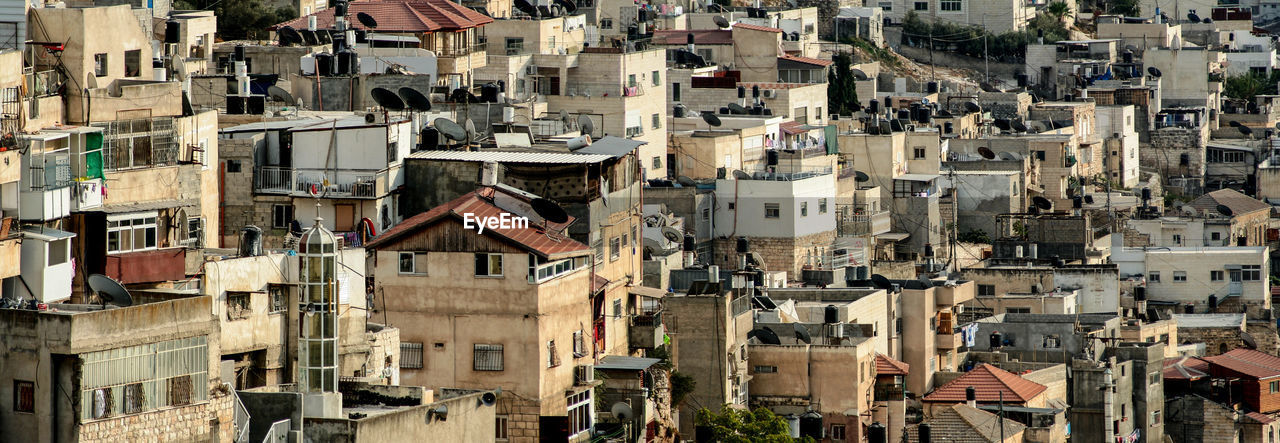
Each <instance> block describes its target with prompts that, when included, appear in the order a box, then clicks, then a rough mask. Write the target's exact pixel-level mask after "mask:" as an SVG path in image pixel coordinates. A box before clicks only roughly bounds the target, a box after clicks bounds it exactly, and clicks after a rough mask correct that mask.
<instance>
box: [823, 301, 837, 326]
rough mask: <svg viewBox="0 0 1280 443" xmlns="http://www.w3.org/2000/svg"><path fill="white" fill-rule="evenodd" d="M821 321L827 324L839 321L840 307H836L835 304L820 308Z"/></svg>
mask: <svg viewBox="0 0 1280 443" xmlns="http://www.w3.org/2000/svg"><path fill="white" fill-rule="evenodd" d="M822 322H823V323H827V324H836V323H840V308H837V307H836V305H827V307H826V308H825V309H823V310H822Z"/></svg>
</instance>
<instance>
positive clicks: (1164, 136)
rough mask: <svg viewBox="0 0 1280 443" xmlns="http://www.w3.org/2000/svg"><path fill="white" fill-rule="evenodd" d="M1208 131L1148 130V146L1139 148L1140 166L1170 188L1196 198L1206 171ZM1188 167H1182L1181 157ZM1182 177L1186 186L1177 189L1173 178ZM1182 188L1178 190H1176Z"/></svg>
mask: <svg viewBox="0 0 1280 443" xmlns="http://www.w3.org/2000/svg"><path fill="white" fill-rule="evenodd" d="M1207 139H1208V129H1207V128H1205V127H1201V128H1196V129H1183V128H1161V129H1157V130H1153V131H1150V143H1147V144H1146V145H1145V146H1142V147H1141V149H1142V153H1143V154H1142V156H1141V158H1140V159H1139V161H1140V164H1141V165H1142V166H1144V167H1147V168H1152V169H1155V170H1156V171H1157V172H1159V173H1160V175H1161V176H1162V177H1163V178H1164V180H1165V183H1169V184H1171V186H1170V188H1172V189H1177V190H1180V191H1181V192H1183V193H1186V194H1188V195H1197V194H1198V193H1199V192H1200V190H1201V186H1202V180H1203V178H1204V172H1205V147H1204V143H1205V142H1206V140H1207ZM1183 155H1186V156H1187V164H1185V165H1184V164H1182V156H1183ZM1178 178H1185V179H1186V183H1185V184H1183V185H1182V186H1181V187H1179V186H1176V185H1175V184H1174V182H1172V181H1171V180H1172V179H1178ZM1179 188H1181V189H1179Z"/></svg>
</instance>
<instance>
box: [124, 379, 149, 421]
mask: <svg viewBox="0 0 1280 443" xmlns="http://www.w3.org/2000/svg"><path fill="white" fill-rule="evenodd" d="M145 401H146V399H145V394H144V393H143V392H142V383H133V384H128V385H124V413H125V414H137V413H139V412H142V411H143V408H144V402H145Z"/></svg>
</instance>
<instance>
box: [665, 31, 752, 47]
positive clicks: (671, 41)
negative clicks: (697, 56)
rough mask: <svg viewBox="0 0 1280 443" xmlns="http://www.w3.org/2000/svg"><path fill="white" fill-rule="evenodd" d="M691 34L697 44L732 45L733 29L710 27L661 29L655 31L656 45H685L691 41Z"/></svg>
mask: <svg viewBox="0 0 1280 443" xmlns="http://www.w3.org/2000/svg"><path fill="white" fill-rule="evenodd" d="M689 34H693V43H694V44H695V45H732V44H733V31H729V30H721V29H708V30H701V31H688V30H683V29H681V30H661V31H653V44H655V45H685V44H688V43H689Z"/></svg>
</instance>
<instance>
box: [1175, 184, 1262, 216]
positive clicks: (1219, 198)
mask: <svg viewBox="0 0 1280 443" xmlns="http://www.w3.org/2000/svg"><path fill="white" fill-rule="evenodd" d="M1190 205H1191V207H1193V208H1196V209H1197V210H1199V211H1201V212H1204V211H1208V212H1209V213H1210V214H1217V213H1218V205H1224V206H1226V207H1228V208H1231V211H1232V212H1233V213H1235V215H1244V214H1248V213H1250V212H1254V211H1261V210H1270V209H1271V205H1268V204H1266V203H1263V202H1262V201H1260V200H1257V199H1255V198H1253V197H1250V196H1247V195H1244V194H1241V193H1240V191H1237V190H1235V189H1219V190H1217V191H1213V192H1210V193H1208V194H1205V195H1201V196H1200V198H1197V199H1195V200H1192V201H1191V203H1190Z"/></svg>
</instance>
